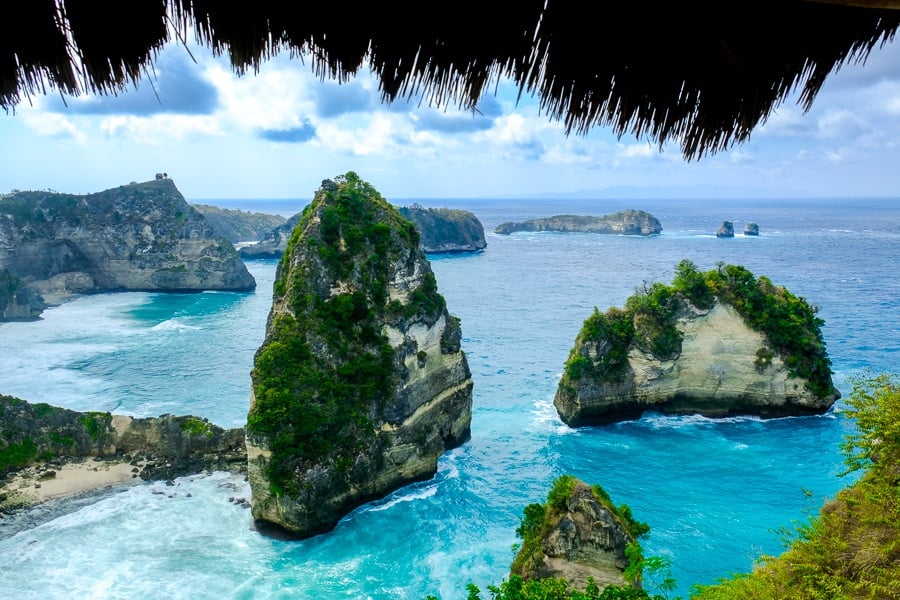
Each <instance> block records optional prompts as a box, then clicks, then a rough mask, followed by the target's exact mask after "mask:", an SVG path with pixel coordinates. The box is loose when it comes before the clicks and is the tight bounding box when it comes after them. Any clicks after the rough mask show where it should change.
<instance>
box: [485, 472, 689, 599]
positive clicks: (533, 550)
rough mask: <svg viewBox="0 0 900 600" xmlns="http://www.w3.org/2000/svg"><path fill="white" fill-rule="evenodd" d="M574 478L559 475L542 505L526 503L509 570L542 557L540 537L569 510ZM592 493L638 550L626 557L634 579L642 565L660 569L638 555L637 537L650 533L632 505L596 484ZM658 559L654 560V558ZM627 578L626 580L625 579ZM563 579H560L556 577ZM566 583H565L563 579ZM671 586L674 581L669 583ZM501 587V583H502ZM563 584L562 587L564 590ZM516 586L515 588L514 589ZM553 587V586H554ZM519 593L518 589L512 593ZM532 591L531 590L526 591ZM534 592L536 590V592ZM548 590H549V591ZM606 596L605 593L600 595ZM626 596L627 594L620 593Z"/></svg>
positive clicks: (523, 567)
mask: <svg viewBox="0 0 900 600" xmlns="http://www.w3.org/2000/svg"><path fill="white" fill-rule="evenodd" d="M577 483H578V482H577V479H576V478H575V477H574V476H572V475H568V474H565V475H561V476H559V477H558V478H557V479H556V480H555V481H554V482H553V486H552V488H551V489H550V491H549V492H548V494H547V501H546V502H545V503H544V504H538V503H533V504H529V505H528V506H526V507H525V510H524V514H523V517H522V520H521V521H520V523H519V527H518V528H517V529H516V535H517V536H518V537H519V538H520V539H521V540H522V544H521V546H520V547H519V549H518V552H517V553H516V556H515V558H514V559H513V563H512V572H513V573H523V572H526V571H528V570H530V568H531V565H533V564H535V563H536V562H538V561H540V560H542V558H543V551H542V549H541V541H542V539H543V537H544V536H545V535H546V534H547V533H549V532H550V531H552V529H553V528H554V527H555V526H556V525H557V524H558V523H559V521H560V520H561V519H562V518H563V515H565V513H566V512H567V510H568V505H569V502H570V501H571V499H572V497H573V495H574V493H575V487H576V484H577ZM591 492H592V493H593V496H594V499H595V500H596V501H597V502H598V503H600V505H601V506H603V507H604V508H605V509H606V510H608V511H609V512H610V513H611V514H612V515H613V516H614V517H615V518H616V519H618V521H619V522H620V523H621V524H622V526H623V527H624V529H625V531H626V532H627V534H628V536H629V537H630V538H631V539H632V541H633V542H632V544H629V546H631V545H633V546H634V547H635V548H637V553H636V554H635V555H634V558H633V560H632V559H629V560H630V561H631V562H630V567H629V568H630V569H631V570H630V571H629V573H635V576H634V577H635V578H636V580H638V581H639V580H640V574H641V573H642V571H643V570H644V568H645V566H647V565H649V566H651V567H654V568H656V569H658V568H660V567H659V565H658V564H657V563H656V562H654V561H652V560H651V561H645V559H644V558H643V557H642V556H641V555H640V545H638V544H637V542H636V541H634V540H636V539H637V538H638V537H642V536H644V535H646V534H647V533H649V531H650V527H649V526H648V525H647V524H646V523H641V522H639V521H637V520H635V519H634V516H633V515H632V513H631V508H629V507H628V505H627V504H621V505H619V506H618V507H617V506H616V505H615V504H614V503H613V501H612V499H611V498H610V496H609V494H608V493H607V492H606V490H604V489H603V488H602V487H600V486H599V485H593V486H591ZM654 560H657V559H654ZM665 567H666V568H668V563H665ZM626 580H627V579H626ZM559 581H562V580H559ZM511 582H513V579H512V578H510V583H508V585H517V584H514V583H511ZM563 583H565V582H563ZM557 584H558V582H556V583H552V582H551V583H544V584H538V583H531V582H528V584H527V585H531V586H551V587H552V586H555V585H557ZM672 586H673V587H674V584H672ZM501 587H502V586H501ZM565 587H566V586H564V587H563V588H562V589H565ZM491 589H492V591H496V590H497V589H499V588H491ZM516 589H518V588H516ZM534 589H535V590H537V589H543V590H544V591H545V592H546V590H547V589H550V588H544V587H540V588H534ZM553 589H555V588H553ZM504 593H513V592H512V591H511V589H510V590H507V591H506V592H504ZM515 593H519V592H515ZM529 593H531V592H529ZM535 593H536V592H535ZM548 593H549V592H548ZM500 597H508V598H519V597H522V598H532V597H534V598H543V597H545V596H500ZM547 597H561V598H569V597H572V598H581V597H583V596H547ZM585 597H593V596H585ZM603 597H604V598H607V596H603ZM618 597H619V596H608V598H618ZM622 597H623V598H625V597H626V596H622ZM635 597H636V598H649V596H635Z"/></svg>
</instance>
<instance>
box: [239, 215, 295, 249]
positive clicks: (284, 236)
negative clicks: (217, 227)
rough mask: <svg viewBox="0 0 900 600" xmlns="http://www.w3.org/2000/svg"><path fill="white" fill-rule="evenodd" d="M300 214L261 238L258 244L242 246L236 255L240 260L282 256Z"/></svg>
mask: <svg viewBox="0 0 900 600" xmlns="http://www.w3.org/2000/svg"><path fill="white" fill-rule="evenodd" d="M301 215H302V213H297V214H296V215H294V216H292V217H291V218H290V219H288V220H287V221H285V222H284V223H282V224H281V225H279V226H277V227H275V228H273V229H272V230H271V231H269V232H268V233H266V234H265V235H263V236H262V238H261V239H260V241H259V243H258V244H253V245H251V246H244V247H243V248H241V249H240V250H239V251H238V253H239V254H240V255H241V257H242V258H278V257H280V256H281V255H282V254H284V249H285V248H287V245H288V242H289V241H290V239H291V234H292V233H293V232H294V227H296V226H297V223H298V222H299V221H300V217H301Z"/></svg>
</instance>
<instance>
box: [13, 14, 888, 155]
mask: <svg viewBox="0 0 900 600" xmlns="http://www.w3.org/2000/svg"><path fill="white" fill-rule="evenodd" d="M851 5H852V6H851ZM898 8H900V0H820V1H809V0H753V1H752V2H743V3H733V2H721V0H720V1H718V2H712V1H709V0H707V1H698V0H683V1H681V2H672V1H668V2H640V3H639V2H620V3H617V4H615V5H609V4H602V5H601V4H600V3H585V2H580V1H578V2H576V1H575V0H515V1H512V2H483V1H482V2H472V1H463V2H457V3H454V4H453V5H427V6H426V5H423V4H422V3H421V2H409V1H396V2H391V3H376V2H369V3H361V4H359V5H357V4H356V3H352V4H351V3H341V2H324V3H321V2H320V3H315V4H313V3H305V2H304V3H301V2H287V1H283V0H255V1H254V2H238V1H237V0H129V1H128V2H122V1H121V0H28V1H27V2H20V3H18V4H16V5H15V6H14V8H13V11H12V12H13V13H14V14H11V13H10V12H9V9H8V11H7V14H6V15H5V18H4V19H2V20H0V106H3V107H4V108H6V109H10V108H13V107H15V106H16V105H17V104H18V103H19V102H21V101H22V100H23V99H24V98H27V97H28V96H30V95H32V94H36V93H44V94H46V93H47V92H48V91H50V90H54V89H55V90H58V91H60V92H62V93H65V94H73V95H76V94H80V93H85V92H93V93H100V94H115V93H119V92H120V91H122V90H123V89H125V88H126V87H127V86H129V85H131V84H134V83H136V82H137V81H138V80H139V79H140V77H141V75H142V73H144V72H145V71H146V70H147V69H149V68H150V67H151V66H152V62H153V59H154V58H155V56H156V54H157V52H158V51H159V49H160V48H162V46H163V45H164V44H166V43H168V42H170V41H173V40H178V39H183V38H184V37H185V36H189V35H193V36H195V37H196V38H197V40H198V41H199V42H200V43H202V44H204V45H206V46H209V47H211V48H212V50H213V51H214V52H215V53H224V54H227V55H228V56H229V58H230V60H231V63H232V65H233V67H234V69H235V71H236V72H237V73H239V74H243V73H246V72H247V71H255V70H256V69H258V68H259V66H260V64H261V63H262V62H263V61H265V60H267V59H268V58H270V57H271V56H273V55H274V54H276V53H279V52H289V53H290V54H291V55H292V56H295V57H301V58H303V59H304V62H306V61H308V62H309V63H310V64H311V66H312V68H313V70H314V72H315V73H316V74H317V75H318V76H319V77H321V78H323V79H324V78H332V79H337V80H339V81H345V80H347V79H348V78H349V77H351V76H352V75H354V74H355V73H356V72H357V71H358V70H359V69H360V68H362V67H363V66H364V65H368V66H369V67H370V68H371V69H372V71H373V72H374V74H375V75H376V76H377V77H378V79H379V81H380V85H381V93H382V96H383V99H384V100H385V101H393V100H395V99H398V98H401V97H409V96H413V95H416V94H422V95H424V97H425V98H426V99H427V100H428V101H429V102H431V103H432V104H458V105H460V106H462V107H465V108H474V107H475V105H476V103H477V102H478V100H479V98H480V97H481V96H482V94H484V93H486V92H490V91H491V86H492V85H493V84H495V83H496V82H497V81H498V80H499V79H500V78H501V77H508V78H511V79H512V80H513V81H515V82H516V83H517V84H518V86H519V89H520V93H523V94H532V93H533V94H536V95H537V97H538V98H539V100H540V103H541V108H542V110H543V111H544V112H545V113H546V114H547V115H548V116H549V117H550V118H552V119H558V120H561V121H562V122H563V123H565V126H566V130H567V132H579V133H583V132H586V131H588V130H589V129H590V128H592V127H594V126H609V127H611V128H612V129H613V131H615V132H616V133H617V134H619V135H622V134H624V133H633V134H635V135H637V136H639V137H647V138H649V139H652V140H655V141H656V142H658V143H659V144H660V145H662V144H663V143H664V142H666V141H670V140H675V141H677V142H678V143H680V145H681V149H682V153H683V154H684V156H685V157H686V158H689V159H690V158H699V157H701V156H703V155H704V154H706V153H710V152H715V151H718V150H722V149H725V148H727V147H729V146H730V145H732V144H734V143H736V142H740V141H743V140H745V139H746V138H747V137H748V136H749V135H750V133H751V131H752V130H753V129H754V128H755V127H756V126H757V125H759V124H760V123H761V122H763V121H764V120H765V119H766V117H767V116H768V115H769V114H770V113H771V111H772V110H773V109H774V108H775V107H777V106H778V105H779V104H780V103H782V102H783V101H784V100H785V99H786V98H787V97H788V96H789V95H790V94H791V93H792V92H793V91H794V90H795V89H798V90H799V91H800V102H801V104H802V105H803V107H804V108H805V109H808V108H809V106H810V104H811V103H812V101H813V99H814V97H815V96H816V94H817V93H818V91H819V89H820V88H821V86H822V84H823V82H824V81H825V78H826V76H827V75H828V74H829V73H831V72H832V71H833V70H835V69H836V68H839V67H840V66H841V65H843V64H845V63H847V62H850V61H857V60H864V59H865V58H866V57H867V56H868V54H869V52H870V51H871V50H872V49H873V48H875V47H876V46H878V45H880V44H883V43H885V42H886V41H888V40H890V39H892V38H893V36H894V35H895V33H896V30H897V27H898V24H900V10H897V9H898ZM438 11H440V12H438Z"/></svg>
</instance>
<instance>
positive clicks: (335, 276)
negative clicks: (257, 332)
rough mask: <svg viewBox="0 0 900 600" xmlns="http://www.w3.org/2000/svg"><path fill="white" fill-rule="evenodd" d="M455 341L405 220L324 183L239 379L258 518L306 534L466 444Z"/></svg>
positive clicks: (351, 184)
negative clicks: (244, 390) (245, 398)
mask: <svg viewBox="0 0 900 600" xmlns="http://www.w3.org/2000/svg"><path fill="white" fill-rule="evenodd" d="M460 340H461V331H460V326H459V322H458V320H457V319H456V318H454V317H452V316H451V315H450V314H449V313H448V312H447V307H446V303H445V301H444V298H443V297H442V296H441V295H440V294H439V293H438V291H437V282H436V280H435V276H434V273H433V272H432V270H431V266H430V264H429V262H428V260H427V259H426V258H425V254H424V253H423V252H422V250H421V248H420V247H419V234H418V232H417V231H416V228H415V227H414V226H413V224H412V223H411V222H410V221H408V220H406V219H404V218H402V217H401V216H400V215H399V214H398V213H397V209H396V208H394V207H393V206H391V205H390V204H388V203H387V201H385V200H384V198H382V197H381V195H380V194H379V193H378V192H377V191H376V190H375V189H373V188H372V187H371V186H370V185H369V184H368V183H366V182H364V181H362V180H361V179H360V178H359V177H358V176H357V175H356V174H355V173H352V172H349V173H347V174H345V175H342V176H340V177H337V178H336V179H335V180H334V181H330V180H326V181H324V182H323V183H322V187H321V188H320V189H319V190H318V191H317V192H316V194H315V197H314V198H313V201H312V202H311V203H310V204H309V205H308V206H307V207H306V209H304V211H303V214H302V216H301V218H300V220H299V223H298V224H297V226H296V228H295V229H294V232H293V234H292V236H291V239H290V242H289V243H288V248H287V250H286V251H285V252H284V254H283V255H282V258H281V262H280V263H279V266H278V272H277V276H276V281H275V290H274V298H273V303H272V310H271V312H270V314H269V319H268V324H267V327H266V337H265V341H264V342H263V344H262V346H261V347H260V348H259V350H258V351H257V353H256V359H255V364H254V369H253V372H252V379H253V385H252V397H251V406H250V412H249V415H248V421H247V451H248V474H249V479H250V485H251V489H252V493H253V499H252V510H253V516H254V518H255V519H256V520H257V522H258V523H259V524H260V525H263V526H264V527H265V526H266V525H275V526H277V528H280V530H283V531H286V532H287V533H288V534H290V535H292V536H295V537H301V538H302V537H309V536H312V535H315V534H318V533H322V532H325V531H328V530H330V529H332V528H333V527H334V526H335V525H336V524H337V522H338V520H339V519H340V518H341V517H343V516H344V515H346V514H347V513H349V512H350V511H351V510H353V509H354V508H356V507H357V506H359V505H361V504H363V503H365V502H368V501H370V500H373V499H376V498H380V497H382V496H384V495H386V494H388V493H390V492H392V491H393V490H395V489H397V488H399V487H401V486H403V485H406V484H408V483H411V482H413V481H417V480H422V479H426V478H429V477H431V476H433V475H434V473H435V472H436V471H437V459H438V457H439V456H440V455H441V454H443V453H444V452H445V451H447V450H449V449H451V448H454V447H456V446H459V445H460V444H462V443H464V442H465V441H467V440H468V439H469V436H470V431H469V426H470V423H471V409H472V379H471V374H470V371H469V366H468V363H467V361H466V357H465V354H464V353H463V352H462V350H461V348H460Z"/></svg>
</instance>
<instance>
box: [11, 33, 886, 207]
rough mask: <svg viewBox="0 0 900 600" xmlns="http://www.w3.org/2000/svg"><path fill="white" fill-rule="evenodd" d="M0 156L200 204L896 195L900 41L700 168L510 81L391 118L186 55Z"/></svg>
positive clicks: (69, 101) (304, 83) (32, 109)
mask: <svg viewBox="0 0 900 600" xmlns="http://www.w3.org/2000/svg"><path fill="white" fill-rule="evenodd" d="M0 143H2V147H3V148H4V151H3V160H2V167H0V193H4V192H9V191H12V190H14V189H21V190H35V189H50V190H54V191H59V192H66V193H74V194H83V193H91V192H97V191H101V190H104V189H108V188H112V187H117V186H119V185H124V184H127V183H130V182H132V181H146V180H149V179H152V178H153V177H154V175H155V173H157V172H165V173H167V174H168V175H169V176H170V177H171V178H172V179H173V180H174V182H175V184H176V185H177V186H178V188H179V190H180V191H181V192H182V194H183V195H184V196H185V197H186V198H187V199H188V200H189V201H198V202H199V201H208V200H215V199H252V198H260V199H278V198H284V199H288V198H300V199H304V198H306V199H308V198H311V197H312V194H313V193H314V192H315V190H316V189H317V188H318V187H319V185H320V183H321V181H322V180H323V179H327V178H333V177H335V176H337V175H340V174H342V173H345V172H347V171H355V172H356V173H357V174H358V175H359V176H360V177H361V178H362V179H364V180H365V181H368V182H369V183H371V184H372V185H373V186H374V187H375V189H377V190H378V191H379V192H381V194H382V195H383V196H385V197H386V198H387V199H389V200H400V199H429V198H529V197H543V198H552V197H561V196H570V197H579V198H591V197H598V198H609V197H623V198H624V197H638V198H684V197H729V198H757V197H779V198H781V197H783V198H788V197H858V196H885V197H900V42H894V43H892V44H890V45H888V46H885V47H884V48H880V49H879V48H876V49H875V50H874V51H873V53H872V54H871V55H870V56H869V58H868V60H867V62H866V63H865V64H864V65H859V64H848V65H845V66H844V67H842V68H841V69H840V70H838V71H837V72H836V73H833V74H832V75H831V76H829V78H828V80H827V81H826V83H825V85H824V87H823V89H822V91H821V92H820V93H819V95H818V97H817V98H816V100H815V102H814V104H813V107H812V109H811V110H810V111H808V112H806V113H804V112H803V110H802V108H801V107H800V106H799V105H798V104H797V102H796V98H792V99H789V100H788V101H786V102H785V103H784V104H782V105H781V106H779V107H778V108H777V109H776V111H775V112H774V113H773V114H772V115H771V116H770V117H769V118H768V120H767V121H766V123H765V124H764V125H762V126H760V127H758V128H757V129H756V130H755V131H754V132H753V134H752V135H751V137H750V140H749V141H747V142H745V143H743V144H741V145H737V146H735V147H733V148H731V149H730V150H728V151H724V152H719V153H716V154H714V155H711V156H705V157H703V158H701V159H699V160H693V161H686V160H685V159H683V158H682V156H681V154H680V151H679V148H678V146H677V145H675V144H666V145H665V146H664V147H663V148H661V149H660V148H659V146H658V145H657V144H655V143H653V142H652V141H649V140H647V139H638V138H635V137H633V136H628V135H626V136H623V137H621V138H617V137H616V136H615V135H614V134H613V133H612V132H611V131H609V130H608V129H605V128H594V129H592V130H591V131H590V132H589V133H588V134H587V135H579V134H575V133H573V134H570V135H566V134H565V131H564V128H563V125H562V124H561V123H559V122H555V121H552V120H550V119H549V118H548V117H547V116H546V115H542V114H540V112H539V108H538V105H537V102H536V100H535V99H533V98H530V97H525V98H522V99H520V100H519V101H518V102H517V101H516V89H515V88H514V86H513V85H512V84H510V83H509V82H506V81H500V82H498V83H497V86H496V93H495V94H491V95H487V96H485V97H484V98H482V100H481V101H480V103H479V106H478V111H477V112H471V111H470V112H466V111H461V110H459V109H458V107H456V106H445V107H433V106H429V105H428V104H427V102H422V101H419V100H413V101H405V100H404V101H399V102H395V103H393V104H384V103H382V102H381V100H380V94H379V92H378V82H377V81H376V80H375V78H374V77H373V76H372V75H371V74H370V73H369V72H368V71H367V70H366V69H363V70H362V71H361V72H360V73H359V74H358V75H357V76H356V77H355V78H353V79H351V80H350V81H348V82H345V83H342V84H339V83H337V82H335V81H329V80H326V81H322V80H319V79H318V78H316V77H315V75H314V74H313V70H312V67H311V65H310V64H309V62H308V61H306V62H304V61H302V60H301V59H297V58H294V59H290V58H289V57H288V56H287V55H279V56H276V57H275V58H273V59H271V60H269V61H268V62H266V63H264V64H263V65H262V67H261V69H260V71H259V72H258V73H256V74H254V73H249V74H245V75H243V76H237V75H235V73H234V72H233V70H232V69H231V67H230V66H229V64H228V62H227V59H226V58H225V57H221V56H219V57H216V56H213V54H212V53H211V51H210V50H208V49H206V48H203V47H196V46H190V45H188V46H184V45H180V44H172V45H169V46H167V47H165V48H164V49H163V50H162V51H161V52H160V54H159V55H158V56H157V58H156V60H155V61H154V65H153V69H152V71H151V72H149V73H148V75H147V76H146V77H145V78H144V80H143V81H142V82H141V83H140V84H139V85H137V86H136V87H129V89H128V90H127V91H125V92H122V93H120V94H118V95H116V96H91V95H83V96H79V97H62V96H61V95H60V94H59V93H58V92H54V91H51V92H49V93H48V94H47V95H34V96H31V97H29V98H26V99H25V100H24V101H22V102H21V103H20V104H19V105H17V106H16V107H15V108H14V110H10V111H7V112H6V113H3V112H0Z"/></svg>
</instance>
